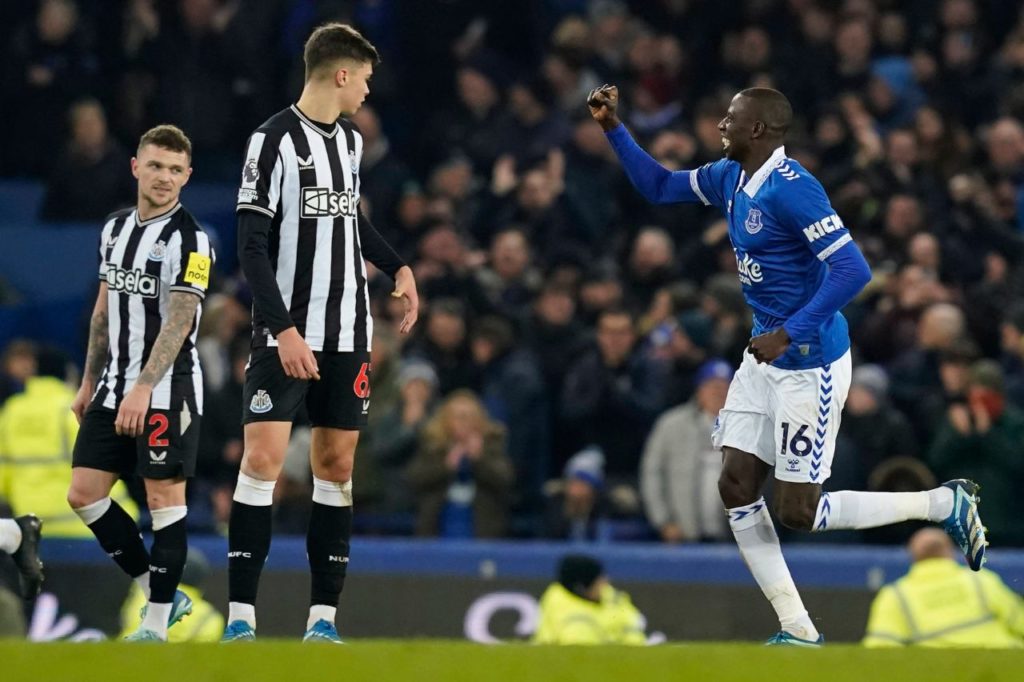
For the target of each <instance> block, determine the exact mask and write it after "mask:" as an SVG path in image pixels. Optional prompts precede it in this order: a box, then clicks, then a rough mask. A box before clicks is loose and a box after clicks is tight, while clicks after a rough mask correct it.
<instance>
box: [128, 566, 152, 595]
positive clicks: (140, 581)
mask: <svg viewBox="0 0 1024 682" xmlns="http://www.w3.org/2000/svg"><path fill="white" fill-rule="evenodd" d="M132 580H134V581H135V584H136V585H138V586H139V589H140V590H142V594H144V595H146V601H149V571H146V572H145V573H143V574H142V575H140V576H137V577H135V578H132Z"/></svg>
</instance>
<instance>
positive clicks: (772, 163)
mask: <svg viewBox="0 0 1024 682" xmlns="http://www.w3.org/2000/svg"><path fill="white" fill-rule="evenodd" d="M785 158H786V148H785V147H784V146H781V145H780V146H778V147H776V148H775V151H774V152H772V155H771V156H769V157H768V160H767V161H765V162H764V165H762V166H761V167H760V168H758V169H757V170H756V171H754V174H753V175H751V176H750V180H748V181H747V184H745V185H743V191H744V192H745V193H746V195H747V196H748V197H750V198H751V199H753V198H754V195H755V194H757V190H759V189H761V185H763V184H764V183H765V181H766V180H767V179H768V176H769V175H771V174H772V171H773V170H775V167H776V166H778V165H780V164H781V163H782V162H783V160H784V159H785Z"/></svg>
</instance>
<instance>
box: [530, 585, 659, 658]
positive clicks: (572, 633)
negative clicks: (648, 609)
mask: <svg viewBox="0 0 1024 682" xmlns="http://www.w3.org/2000/svg"><path fill="white" fill-rule="evenodd" d="M646 641H647V638H646V636H645V635H644V619H643V616H642V615H641V614H640V612H639V611H638V610H637V608H636V607H635V606H633V602H632V601H631V600H630V598H629V595H628V594H626V593H625V592H620V591H619V590H616V589H615V588H613V587H612V586H611V585H606V586H605V587H604V589H602V590H601V601H600V603H597V602H592V601H590V600H589V599H583V598H582V597H579V596H577V595H575V594H573V593H572V592H570V591H569V590H567V589H565V588H564V587H563V586H562V585H561V584H560V583H553V584H552V585H550V586H549V587H548V588H547V590H545V592H544V595H543V596H542V597H541V599H540V618H539V623H538V626H537V632H535V633H534V635H533V643H534V644H637V645H639V644H645V643H646Z"/></svg>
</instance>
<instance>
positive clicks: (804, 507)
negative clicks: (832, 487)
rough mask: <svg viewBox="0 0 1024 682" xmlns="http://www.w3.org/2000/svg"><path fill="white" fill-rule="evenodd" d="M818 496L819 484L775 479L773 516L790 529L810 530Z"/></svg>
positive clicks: (819, 493)
mask: <svg viewBox="0 0 1024 682" xmlns="http://www.w3.org/2000/svg"><path fill="white" fill-rule="evenodd" d="M820 497H821V486H818V485H815V484H813V483H790V482H787V481H779V480H776V482H775V505H774V512H775V518H777V519H778V520H779V523H781V524H782V525H783V526H785V527H786V528H790V529H792V530H803V531H809V530H812V529H813V528H814V519H815V516H816V515H817V513H818V499H819V498H820Z"/></svg>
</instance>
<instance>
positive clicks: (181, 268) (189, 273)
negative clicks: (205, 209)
mask: <svg viewBox="0 0 1024 682" xmlns="http://www.w3.org/2000/svg"><path fill="white" fill-rule="evenodd" d="M167 251H168V255H169V256H170V258H171V264H170V265H171V286H170V287H169V290H170V291H187V292H189V293H192V294H196V295H197V296H199V298H205V297H206V291H207V289H209V288H210V274H211V272H212V271H213V264H214V262H215V261H216V255H215V254H214V252H213V247H212V246H211V245H210V237H209V236H208V235H207V234H206V233H205V232H203V231H202V230H178V231H177V232H175V233H174V235H173V236H172V237H171V241H170V243H169V244H168V245H167Z"/></svg>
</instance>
